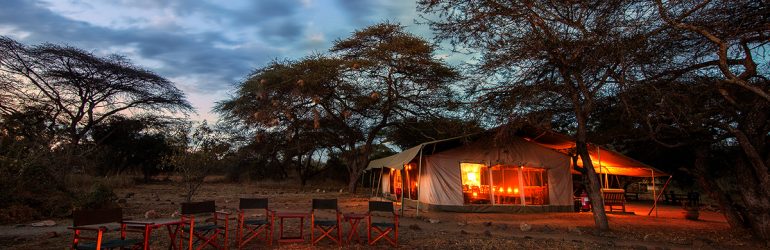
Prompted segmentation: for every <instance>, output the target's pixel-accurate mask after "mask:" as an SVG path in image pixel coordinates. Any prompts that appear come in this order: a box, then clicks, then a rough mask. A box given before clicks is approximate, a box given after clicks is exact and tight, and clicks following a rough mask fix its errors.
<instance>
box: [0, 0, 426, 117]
mask: <svg viewBox="0 0 770 250" xmlns="http://www.w3.org/2000/svg"><path fill="white" fill-rule="evenodd" d="M414 5H415V3H414V2H413V1H387V0H376V1H346V0H260V1H252V0H230V1H216V0H168V1H157V0H101V1H89V0H5V1H3V7H2V8H0V35H6V36H10V37H12V38H14V39H17V40H19V41H20V42H23V43H26V44H38V43H42V42H52V43H57V44H67V45H71V46H75V47H79V48H83V49H86V50H89V51H92V52H94V53H97V54H99V55H107V54H110V53H118V54H123V55H126V56H127V57H129V58H130V59H131V60H132V61H133V62H134V63H135V64H137V65H139V66H141V67H144V68H147V69H150V70H152V71H154V72H156V73H158V74H160V75H162V76H164V77H166V78H168V79H170V80H173V81H174V82H175V83H177V85H178V87H179V88H180V89H183V90H184V91H185V92H186V93H187V95H188V97H189V98H190V101H191V103H192V104H193V105H194V106H195V107H197V108H198V109H199V114H201V115H204V114H208V111H209V109H210V107H211V106H212V105H213V102H214V101H216V100H221V99H224V98H227V96H226V93H227V92H228V91H232V88H233V85H232V84H233V83H237V82H238V81H240V80H242V78H243V77H245V76H246V75H247V74H248V73H249V72H251V71H252V70H253V69H254V68H257V67H261V66H264V65H266V64H267V63H268V62H269V61H271V60H273V59H276V58H277V59H283V58H301V57H303V56H306V55H309V54H311V53H314V52H319V51H320V52H323V51H326V50H327V49H328V48H329V47H331V44H332V42H333V41H334V40H335V39H338V38H345V37H348V36H349V35H350V34H351V33H352V32H353V31H354V30H356V29H362V28H364V27H365V26H368V25H371V24H374V23H378V22H381V21H383V20H386V19H390V20H393V21H399V22H401V23H402V24H405V25H410V29H411V28H412V27H413V26H412V23H411V20H412V17H411V16H412V15H414ZM414 29H417V30H420V29H425V28H424V27H416V26H414ZM420 32H423V31H422V30H420ZM426 34H427V33H426ZM209 115H210V114H209Z"/></svg>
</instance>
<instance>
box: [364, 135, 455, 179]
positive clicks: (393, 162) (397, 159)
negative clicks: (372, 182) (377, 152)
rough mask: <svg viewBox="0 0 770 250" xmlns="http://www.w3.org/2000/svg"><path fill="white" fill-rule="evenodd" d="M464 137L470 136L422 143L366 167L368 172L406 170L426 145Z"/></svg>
mask: <svg viewBox="0 0 770 250" xmlns="http://www.w3.org/2000/svg"><path fill="white" fill-rule="evenodd" d="M463 137H468V135H466V136H458V137H453V138H448V139H443V140H435V141H430V142H425V143H422V144H420V145H417V146H414V147H411V148H409V149H407V150H404V151H402V152H401V153H398V154H394V155H391V156H388V157H384V158H380V159H376V160H372V161H370V162H369V166H367V167H366V170H370V169H374V168H392V169H398V170H401V169H404V165H405V164H407V163H409V162H410V161H412V159H414V157H415V156H417V154H419V153H420V149H422V148H423V147H425V146H426V145H429V144H436V143H439V142H444V141H450V140H455V139H459V138H463Z"/></svg>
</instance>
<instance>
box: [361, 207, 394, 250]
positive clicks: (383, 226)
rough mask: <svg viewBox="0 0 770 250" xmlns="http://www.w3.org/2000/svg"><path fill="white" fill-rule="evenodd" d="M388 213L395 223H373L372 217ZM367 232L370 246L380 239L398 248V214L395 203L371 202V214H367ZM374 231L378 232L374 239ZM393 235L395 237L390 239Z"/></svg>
mask: <svg viewBox="0 0 770 250" xmlns="http://www.w3.org/2000/svg"><path fill="white" fill-rule="evenodd" d="M382 212H385V213H388V214H392V215H393V221H392V222H390V221H388V222H372V215H374V213H382ZM366 225H367V226H366V231H367V239H368V241H369V245H370V246H372V245H374V243H376V242H377V241H378V240H380V239H385V240H387V241H388V242H389V243H390V244H391V245H393V247H398V214H396V212H395V210H394V209H393V202H386V201H369V213H367V219H366ZM372 229H374V230H375V231H376V232H375V233H376V235H375V236H374V238H373V239H372ZM391 232H392V233H393V237H390V233H391Z"/></svg>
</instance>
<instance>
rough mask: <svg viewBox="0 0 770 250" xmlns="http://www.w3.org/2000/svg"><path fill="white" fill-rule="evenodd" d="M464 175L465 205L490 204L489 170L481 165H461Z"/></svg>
mask: <svg viewBox="0 0 770 250" xmlns="http://www.w3.org/2000/svg"><path fill="white" fill-rule="evenodd" d="M460 172H461V174H462V185H463V200H464V202H465V204H471V203H474V204H487V203H489V201H490V200H489V199H490V196H489V184H488V183H487V182H488V180H487V179H488V178H486V177H487V168H486V166H485V165H484V164H479V163H460Z"/></svg>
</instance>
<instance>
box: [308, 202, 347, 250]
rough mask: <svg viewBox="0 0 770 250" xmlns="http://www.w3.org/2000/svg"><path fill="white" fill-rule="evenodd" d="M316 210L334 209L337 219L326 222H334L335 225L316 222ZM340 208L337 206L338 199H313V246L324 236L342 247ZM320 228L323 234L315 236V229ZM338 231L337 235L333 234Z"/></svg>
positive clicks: (311, 227)
mask: <svg viewBox="0 0 770 250" xmlns="http://www.w3.org/2000/svg"><path fill="white" fill-rule="evenodd" d="M316 210H334V213H335V216H336V221H326V222H333V225H320V224H316V217H315V211H316ZM341 214H342V213H340V210H339V208H338V206H337V199H313V204H312V210H311V211H310V242H311V243H312V245H313V246H315V244H316V243H318V242H319V241H321V239H323V238H328V239H330V240H332V241H334V242H335V243H337V245H339V246H340V247H342V227H341V225H342V223H341V221H342V220H341V217H340V215H341ZM316 228H318V229H319V230H321V235H320V236H319V237H318V238H315V229H316ZM334 230H336V231H337V235H336V236H333V235H331V234H332V233H333V231H334Z"/></svg>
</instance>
